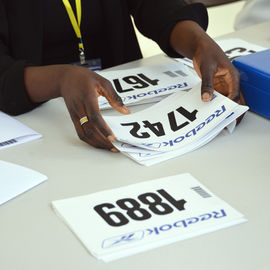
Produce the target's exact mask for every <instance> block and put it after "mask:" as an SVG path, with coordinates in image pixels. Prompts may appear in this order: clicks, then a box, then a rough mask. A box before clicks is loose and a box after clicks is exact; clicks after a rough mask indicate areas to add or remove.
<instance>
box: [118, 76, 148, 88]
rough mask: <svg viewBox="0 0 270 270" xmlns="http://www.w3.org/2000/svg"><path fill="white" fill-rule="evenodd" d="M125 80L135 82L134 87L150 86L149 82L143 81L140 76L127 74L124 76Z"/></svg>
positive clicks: (129, 82) (130, 82)
mask: <svg viewBox="0 0 270 270" xmlns="http://www.w3.org/2000/svg"><path fill="white" fill-rule="evenodd" d="M123 81H125V82H126V83H128V84H133V87H134V88H137V89H140V88H146V87H148V86H149V84H148V83H146V82H145V81H143V80H142V79H140V78H138V77H137V76H127V77H124V78H123Z"/></svg>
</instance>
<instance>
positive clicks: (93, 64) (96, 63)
mask: <svg viewBox="0 0 270 270" xmlns="http://www.w3.org/2000/svg"><path fill="white" fill-rule="evenodd" d="M71 64H72V65H75V66H81V67H86V68H89V69H91V70H93V71H98V70H101V69H102V65H101V59H100V58H95V59H88V60H85V63H84V64H81V63H80V62H79V61H78V62H75V63H71Z"/></svg>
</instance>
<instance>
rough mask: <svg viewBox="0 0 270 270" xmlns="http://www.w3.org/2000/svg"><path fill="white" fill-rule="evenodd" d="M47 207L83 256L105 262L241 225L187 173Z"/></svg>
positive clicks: (232, 211) (237, 217) (239, 216)
mask: <svg viewBox="0 0 270 270" xmlns="http://www.w3.org/2000/svg"><path fill="white" fill-rule="evenodd" d="M52 206H53V208H54V210H55V211H56V213H57V214H58V215H59V216H60V217H61V218H62V219H63V220H64V221H65V223H66V224H67V225H68V226H69V228H70V229H71V230H72V231H73V232H74V233H75V235H76V236H77V238H78V239H80V241H81V242H82V243H83V244H84V246H85V247H86V248H87V250H88V251H89V252H90V253H91V254H92V255H93V256H95V257H96V258H98V259H101V260H103V261H105V262H109V261H113V260H116V259H119V258H122V257H125V256H129V255H132V254H135V253H139V252H143V251H146V250H149V249H153V248H156V247H160V246H164V245H168V244H170V243H174V242H177V241H181V240H184V239H187V238H191V237H195V236H198V235H201V234H205V233H208V232H213V231H217V230H219V229H223V228H227V227H229V226H233V225H236V224H240V223H242V222H245V221H246V219H245V217H244V216H243V214H241V213H239V212H238V211H236V210H235V209H234V208H232V207H231V206H230V205H229V204H227V203H226V202H224V201H223V200H221V199H220V198H218V197H217V196H215V195H214V194H213V193H211V192H210V191H209V190H208V189H207V188H206V187H204V186H203V185H202V184H201V183H200V182H199V181H197V180H196V179H195V178H194V177H192V176H191V175H190V174H187V173H186V174H182V175H175V176H170V177H164V178H160V179H156V180H151V181H147V182H140V183H137V184H133V185H130V186H126V187H121V188H117V189H111V190H105V191H100V192H97V193H93V194H89V195H85V196H80V197H75V198H69V199H63V200H58V201H53V202H52ZM205 241H207V238H205ZM181 248H183V246H181Z"/></svg>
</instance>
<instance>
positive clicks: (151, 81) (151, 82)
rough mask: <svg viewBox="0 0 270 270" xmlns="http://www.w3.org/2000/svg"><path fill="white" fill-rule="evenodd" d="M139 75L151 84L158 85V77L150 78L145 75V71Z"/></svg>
mask: <svg viewBox="0 0 270 270" xmlns="http://www.w3.org/2000/svg"><path fill="white" fill-rule="evenodd" d="M138 76H139V77H141V78H142V79H143V80H144V81H146V82H148V83H149V84H151V85H154V86H155V85H158V82H159V80H158V79H154V80H151V79H150V78H148V77H147V76H145V75H144V74H143V73H140V74H138Z"/></svg>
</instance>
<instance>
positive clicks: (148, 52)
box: [136, 1, 245, 57]
mask: <svg viewBox="0 0 270 270" xmlns="http://www.w3.org/2000/svg"><path fill="white" fill-rule="evenodd" d="M244 3H245V1H239V2H235V3H231V4H225V5H221V6H217V7H211V8H208V14H209V26H208V30H207V33H208V35H209V36H211V37H212V38H215V37H218V36H221V35H225V34H228V33H231V32H233V31H234V28H233V25H234V20H235V17H236V14H237V13H238V12H239V11H240V10H241V9H242V7H243V5H244ZM136 34H137V37H138V39H139V43H140V46H141V49H142V53H143V56H144V57H148V56H152V55H155V54H159V53H162V51H161V50H160V48H159V47H158V45H156V43H155V42H153V41H152V40H150V39H148V38H145V37H144V36H142V35H141V34H140V33H139V32H138V31H136Z"/></svg>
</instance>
